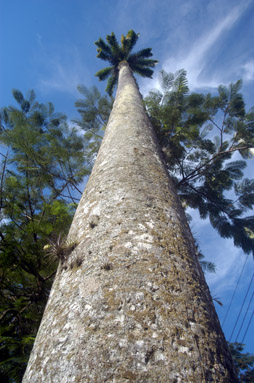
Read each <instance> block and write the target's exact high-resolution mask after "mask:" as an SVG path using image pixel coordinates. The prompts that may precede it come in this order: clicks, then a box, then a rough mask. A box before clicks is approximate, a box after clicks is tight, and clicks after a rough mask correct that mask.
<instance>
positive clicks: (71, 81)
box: [38, 46, 89, 96]
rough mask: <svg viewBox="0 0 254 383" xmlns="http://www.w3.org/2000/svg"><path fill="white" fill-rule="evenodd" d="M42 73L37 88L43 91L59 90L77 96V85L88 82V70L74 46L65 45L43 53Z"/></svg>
mask: <svg viewBox="0 0 254 383" xmlns="http://www.w3.org/2000/svg"><path fill="white" fill-rule="evenodd" d="M43 58H44V63H46V64H45V67H44V73H42V74H41V77H40V80H39V85H38V88H39V89H40V91H41V92H43V93H49V92H51V91H60V92H66V93H71V94H73V95H75V96H77V85H78V84H80V83H86V84H87V83H88V81H87V79H88V78H89V75H88V72H87V70H86V67H85V65H84V63H82V60H81V58H80V54H79V51H78V49H77V48H76V47H73V46H72V47H69V46H65V47H62V48H61V49H58V51H57V53H49V52H44V53H43Z"/></svg>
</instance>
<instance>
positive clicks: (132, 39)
mask: <svg viewBox="0 0 254 383" xmlns="http://www.w3.org/2000/svg"><path fill="white" fill-rule="evenodd" d="M139 36H140V33H136V32H134V30H133V29H131V30H130V31H129V32H128V33H127V35H126V40H127V44H128V48H129V51H131V50H132V49H133V48H134V46H135V45H136V42H137V41H138V38H139Z"/></svg>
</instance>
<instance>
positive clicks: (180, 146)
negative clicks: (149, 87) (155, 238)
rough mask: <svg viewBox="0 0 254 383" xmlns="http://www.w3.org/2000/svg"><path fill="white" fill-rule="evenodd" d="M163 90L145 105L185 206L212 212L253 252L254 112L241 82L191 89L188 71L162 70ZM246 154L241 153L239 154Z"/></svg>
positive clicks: (227, 233)
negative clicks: (250, 171) (205, 90)
mask: <svg viewBox="0 0 254 383" xmlns="http://www.w3.org/2000/svg"><path fill="white" fill-rule="evenodd" d="M160 79H161V89H162V91H161V92H160V91H152V92H150V93H149V95H148V97H146V99H145V105H146V108H147V111H148V114H149V116H150V119H151V121H152V123H153V126H154V128H155V130H156V133H157V137H158V140H159V143H160V146H161V148H162V151H163V154H164V158H165V161H166V164H167V167H168V170H169V172H170V174H171V175H172V177H173V179H174V180H175V184H176V187H177V189H178V193H179V195H180V197H181V199H182V202H183V205H184V206H185V207H187V206H189V207H191V208H194V209H198V210H199V213H200V217H201V218H203V219H204V218H207V217H209V219H210V222H211V224H212V226H213V227H214V228H215V229H216V230H217V231H218V232H219V234H220V235H221V236H222V237H223V238H233V240H234V244H235V246H238V247H241V248H242V249H243V250H244V251H245V252H246V253H249V252H251V251H252V252H254V250H253V249H254V238H253V228H254V216H253V215H249V216H248V213H249V211H250V210H252V208H253V205H254V180H249V179H246V178H244V173H243V170H244V168H245V167H246V160H248V159H251V158H253V156H252V151H253V148H254V122H253V121H254V113H253V109H252V110H251V111H250V112H249V113H246V112H245V107H244V101H243V97H242V95H241V94H240V93H239V91H240V89H241V85H242V82H241V81H237V82H236V83H235V84H230V85H229V87H226V86H219V88H218V95H216V96H212V95H211V94H207V95H203V94H198V93H189V89H188V83H187V78H186V72H185V71H184V70H183V69H182V70H179V71H178V72H176V73H175V74H172V73H166V72H165V71H162V72H161V77H160ZM240 156H241V157H242V158H243V159H240V158H239V157H240Z"/></svg>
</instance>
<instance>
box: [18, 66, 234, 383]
mask: <svg viewBox="0 0 254 383" xmlns="http://www.w3.org/2000/svg"><path fill="white" fill-rule="evenodd" d="M69 239H70V241H74V242H76V243H77V247H76V248H75V250H74V251H73V252H72V253H71V254H70V256H69V258H68V259H67V260H66V261H65V262H64V263H63V264H61V265H59V268H58V272H57V275H56V278H55V282H54V284H53V287H52V291H51V294H50V298H49V301H48V304H47V307H46V310H45V313H44V316H43V319H42V323H41V326H40V329H39V332H38V335H37V338H36V341H35V345H34V348H33V351H32V354H31V357H30V361H29V364H28V368H27V371H26V373H25V376H24V379H23V383H28V382H29V383H40V382H45V383H51V382H52V383H71V382H75V383H85V382H87V383H103V382H107V383H111V382H112V383H128V382H129V383H134V382H135V383H171V382H172V383H179V382H186V383H187V382H188V383H191V382H193V383H202V382H204V383H205V382H206V383H207V382H231V383H232V382H236V381H237V380H236V378H235V375H234V370H233V365H232V360H231V356H230V355H229V352H228V349H227V346H226V341H225V339H224V335H223V333H222V331H221V328H220V325H219V321H218V318H217V315H216V313H215V309H214V306H213V303H212V300H211V297H210V293H209V290H208V287H207V284H206V282H205V279H204V276H203V273H202V271H201V269H200V266H199V263H198V260H197V258H196V255H195V249H194V244H193V239H192V236H191V233H190V230H189V227H188V224H187V222H186V219H185V215H184V212H183V210H182V208H181V205H180V203H179V201H178V198H177V195H176V191H175V189H174V186H173V184H172V182H171V180H170V178H169V177H168V173H167V170H166V168H165V166H164V163H163V160H162V158H161V153H160V150H159V148H158V145H157V141H156V138H155V136H154V132H153V129H152V127H151V124H150V122H149V119H148V117H147V115H146V113H145V110H144V107H143V104H142V99H141V96H140V93H139V91H138V88H137V85H136V83H135V80H134V78H133V76H132V73H131V71H130V69H129V67H128V65H127V64H123V65H122V66H121V68H120V73H119V85H118V91H117V97H116V101H115V103H114V107H113V110H112V113H111V116H110V120H109V123H108V126H107V129H106V133H105V137H104V140H103V143H102V145H101V148H100V151H99V154H98V157H97V159H96V163H95V166H94V169H93V172H92V175H91V176H90V179H89V182H88V184H87V187H86V190H85V192H84V194H83V196H82V199H81V201H80V204H79V206H78V209H77V212H76V215H75V217H74V220H73V223H72V226H71V229H70V233H69Z"/></svg>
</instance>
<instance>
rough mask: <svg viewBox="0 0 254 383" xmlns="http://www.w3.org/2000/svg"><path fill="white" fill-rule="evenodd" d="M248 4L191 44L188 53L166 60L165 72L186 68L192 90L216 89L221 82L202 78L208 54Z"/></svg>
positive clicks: (232, 11)
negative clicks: (202, 88)
mask: <svg viewBox="0 0 254 383" xmlns="http://www.w3.org/2000/svg"><path fill="white" fill-rule="evenodd" d="M248 4H249V3H248V2H247V3H246V5H245V6H243V5H240V6H237V7H235V8H233V9H232V10H231V12H230V13H229V14H228V15H227V16H226V17H224V18H222V19H220V20H219V21H218V23H217V24H216V25H215V26H214V27H213V28H210V29H209V31H208V32H207V33H205V34H204V35H203V36H202V37H201V38H199V39H198V40H196V41H192V42H189V43H190V44H189V48H188V49H187V51H186V47H185V50H184V51H183V52H180V54H179V56H178V57H174V58H169V59H167V60H165V62H164V64H163V65H162V66H163V68H165V70H167V71H170V72H175V71H176V70H177V69H179V68H184V69H186V70H187V72H188V80H189V85H190V87H191V88H201V87H216V86H217V85H218V83H219V82H220V80H219V81H218V79H216V78H214V77H213V76H211V74H210V76H209V78H208V77H206V78H205V79H204V78H202V79H201V78H200V75H201V73H202V70H203V69H204V67H205V66H206V65H207V54H208V53H209V51H210V50H211V49H212V48H213V46H214V45H215V43H216V42H218V41H219V40H220V39H221V37H222V35H223V33H224V32H225V31H226V30H228V29H231V28H232V26H233V25H234V23H235V22H236V21H237V20H238V19H239V18H240V17H241V15H242V14H243V12H244V11H245V9H246V7H247V6H248Z"/></svg>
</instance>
